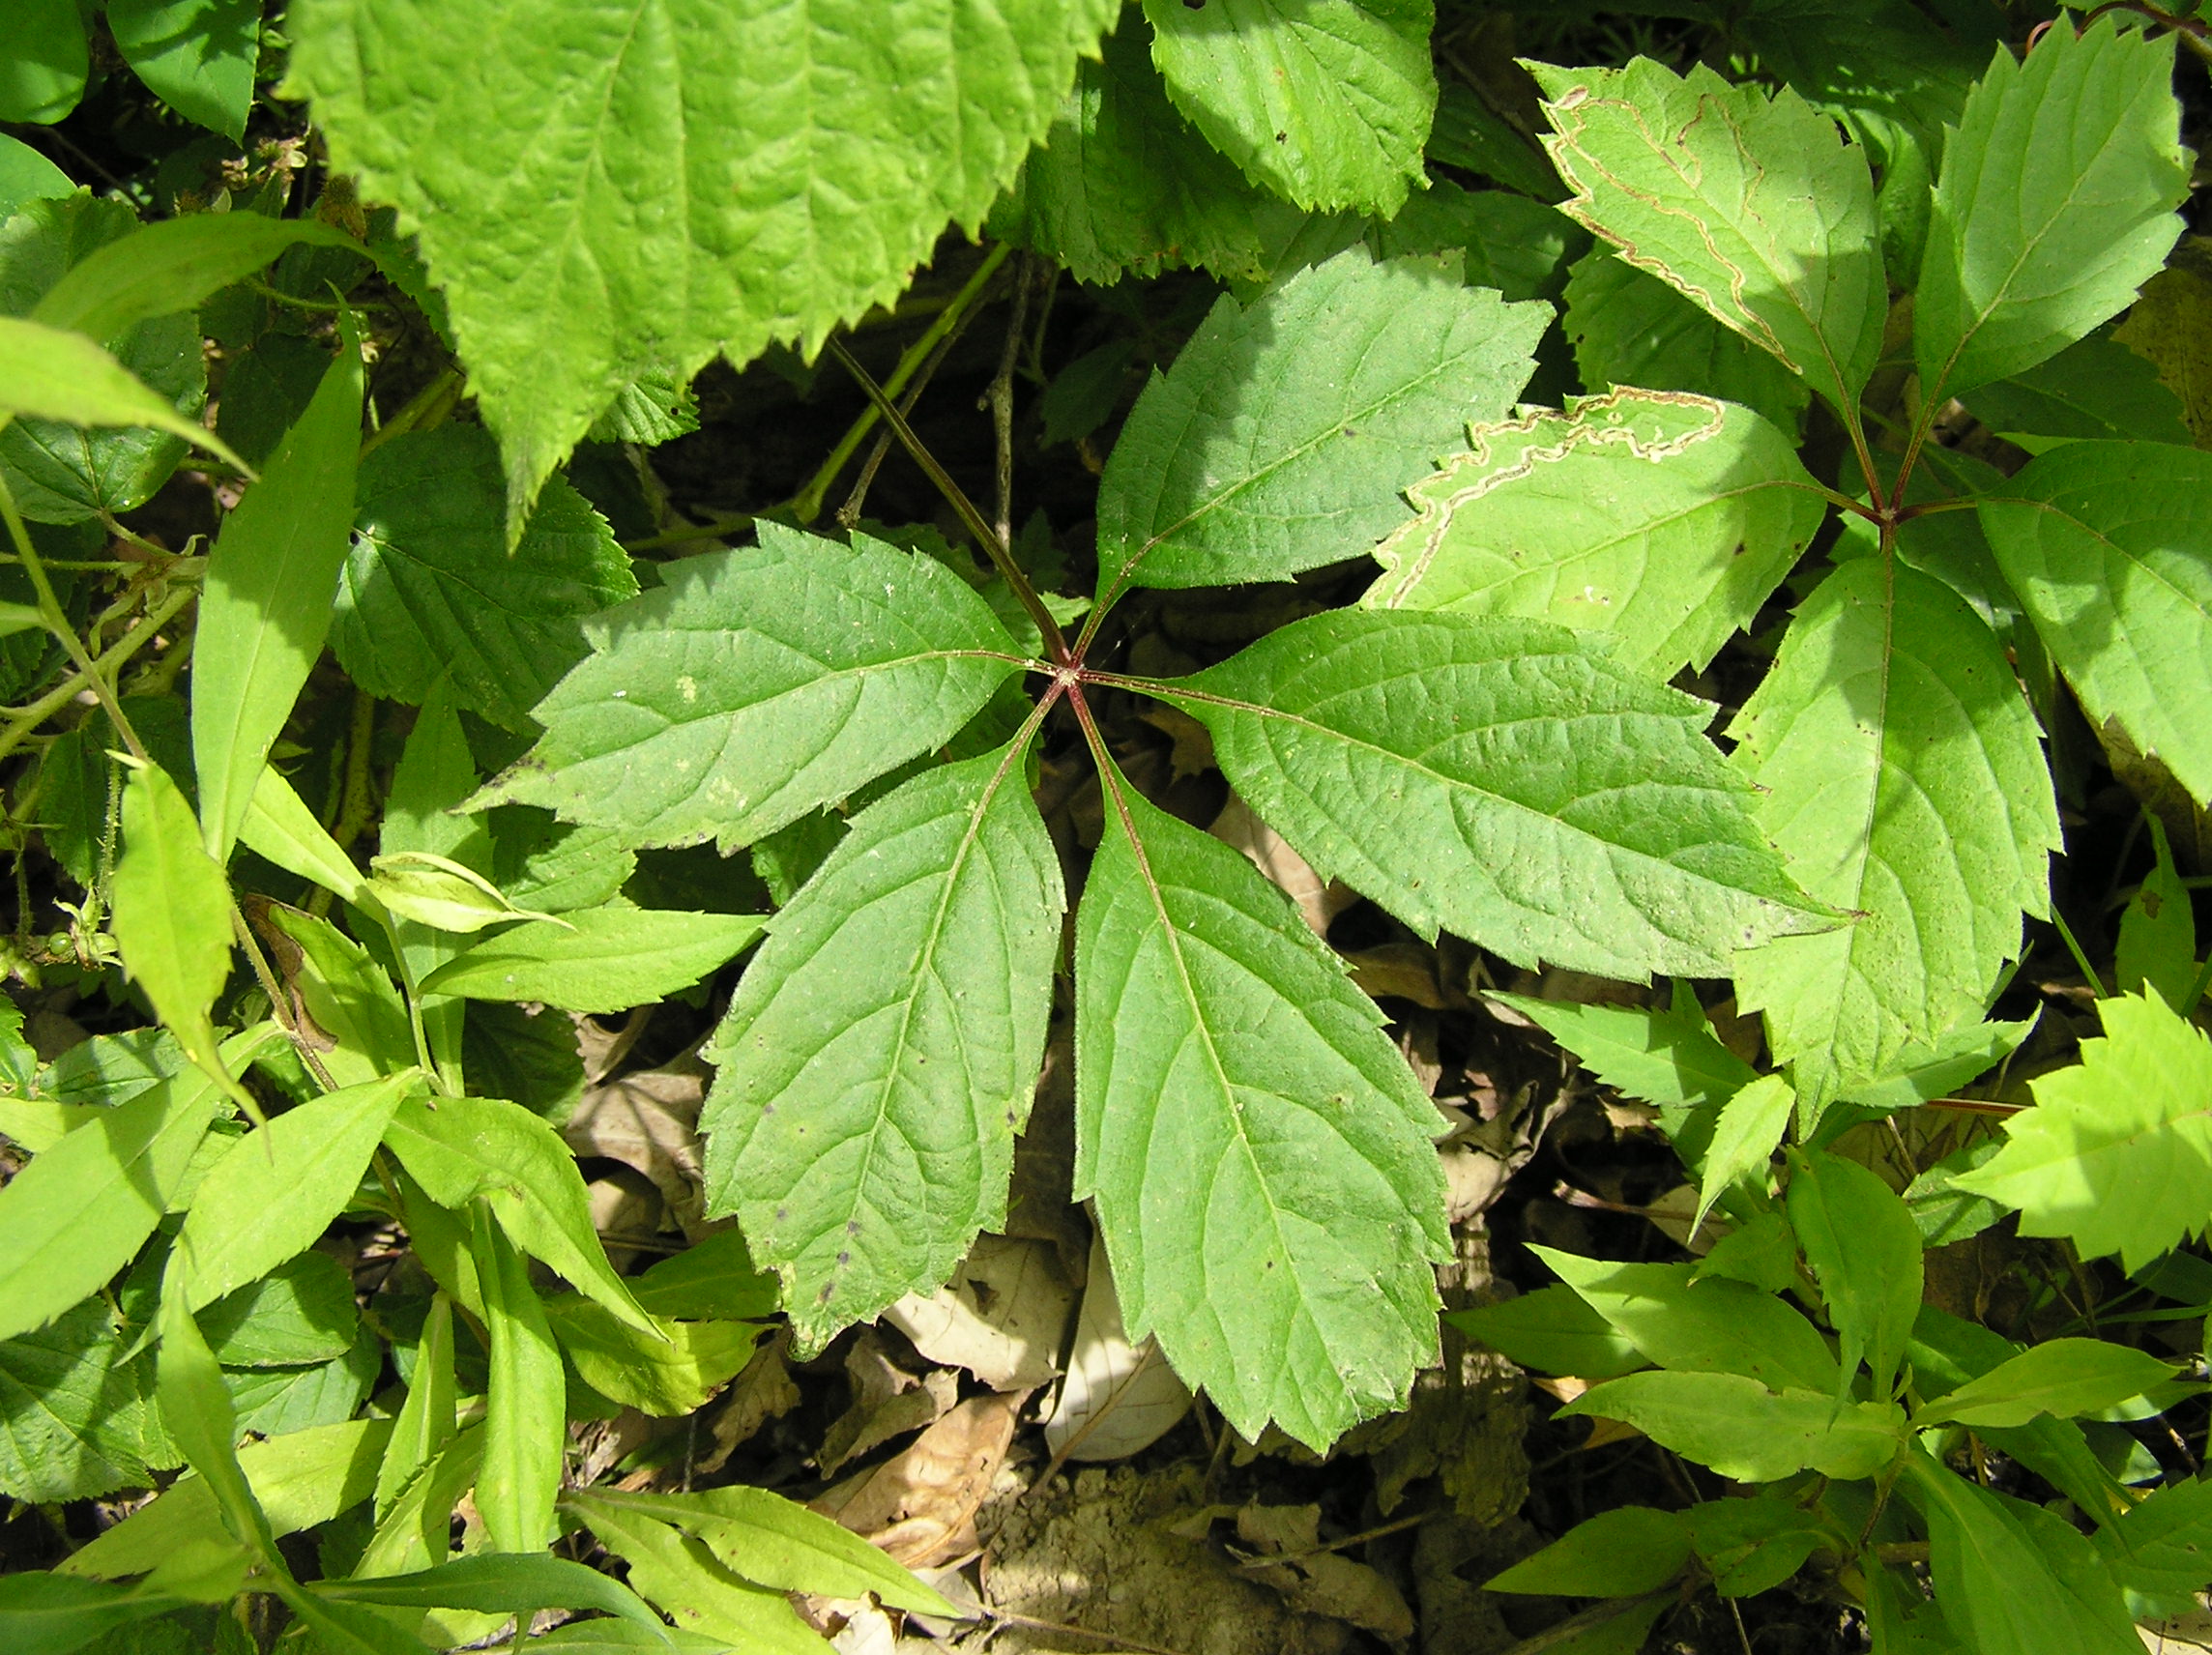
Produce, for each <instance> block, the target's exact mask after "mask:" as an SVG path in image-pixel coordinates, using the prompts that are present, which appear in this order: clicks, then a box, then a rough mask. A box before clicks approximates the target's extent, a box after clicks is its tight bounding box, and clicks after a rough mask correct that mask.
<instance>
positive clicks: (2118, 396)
mask: <svg viewBox="0 0 2212 1655" xmlns="http://www.w3.org/2000/svg"><path fill="white" fill-rule="evenodd" d="M1959 400H1960V401H1962V402H1964V403H1965V405H1966V412H1967V413H1969V414H1971V415H1973V417H1974V418H1975V419H1977V420H1979V421H1981V422H1982V423H1983V424H1985V425H1987V426H1988V427H1989V428H1990V429H1991V430H1993V431H1994V432H1996V433H1997V434H1998V435H1999V436H2001V437H2004V438H2005V439H2007V440H2008V441H2010V442H2013V443H2016V444H2018V445H2020V446H2021V447H2023V448H2025V449H2026V450H2028V451H2029V452H2031V453H2041V452H2043V451H2044V450H2046V449H2048V448H2052V447H2055V446H2056V444H2057V443H2059V442H2062V441H2063V442H2081V441H2083V440H2086V439H2092V438H2121V439H2133V440H2135V441H2139V442H2145V443H2173V444H2176V445H2178V446H2180V447H2181V448H2185V449H2186V448H2188V447H2189V446H2190V443H2191V441H2192V439H2191V437H2190V434H2189V424H2188V421H2186V420H2184V419H2183V417H2182V411H2181V398H2179V397H2178V396H2176V395H2174V394H2173V392H2170V391H2168V389H2167V388H2166V386H2165V384H2164V383H2163V382H2161V381H2160V379H2159V377H2158V370H2157V369H2156V368H2155V367H2153V366H2152V365H2151V364H2150V363H2148V362H2145V361H2144V360H2143V359H2142V358H2141V357H2139V356H2138V355H2136V353H2135V352H2133V351H2131V350H2129V349H2128V348H2127V346H2125V345H2123V344H2121V343H2120V342H2119V341H2118V340H2116V339H2112V338H2109V337H2092V338H2086V339H2083V340H2081V342H2080V343H2079V344H2073V345H2068V346H2067V347H2066V348H2065V349H2064V350H2062V351H2060V352H2059V353H2058V354H2057V355H2056V356H2054V357H2052V359H2051V360H2050V361H2049V362H2046V363H2037V364H2036V365H2035V366H2034V367H2031V368H2028V369H2026V370H2024V371H2023V372H2021V373H2016V374H2014V375H2013V376H2012V377H2011V378H2009V379H1999V380H1994V381H1992V382H1991V383H1990V384H1988V385H1985V386H1983V387H1981V388H1980V389H1979V390H1977V391H1969V392H1967V393H1966V394H1965V396H1963V397H1961V398H1960V399H1959Z"/></svg>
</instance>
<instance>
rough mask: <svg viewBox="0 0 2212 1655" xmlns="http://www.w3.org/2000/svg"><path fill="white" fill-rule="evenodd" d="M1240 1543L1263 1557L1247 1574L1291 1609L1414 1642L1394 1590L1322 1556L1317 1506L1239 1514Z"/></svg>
mask: <svg viewBox="0 0 2212 1655" xmlns="http://www.w3.org/2000/svg"><path fill="white" fill-rule="evenodd" d="M1237 1538H1238V1539H1239V1540H1241V1541H1243V1542H1244V1543H1245V1545H1247V1546H1251V1547H1256V1548H1258V1552H1259V1554H1258V1555H1256V1556H1251V1557H1248V1558H1247V1559H1246V1560H1245V1563H1244V1572H1245V1573H1246V1574H1248V1575H1250V1576H1251V1577H1252V1579H1254V1580H1256V1581H1259V1582H1262V1583H1263V1584H1265V1585H1267V1586H1269V1587H1271V1588H1272V1589H1273V1590H1275V1591H1278V1592H1280V1593H1282V1595H1283V1601H1284V1602H1286V1603H1287V1604H1289V1605H1290V1606H1291V1607H1292V1608H1293V1609H1295V1610H1298V1611H1302V1612H1304V1613H1306V1614H1323V1615H1327V1616H1329V1617H1330V1618H1331V1619H1335V1620H1345V1621H1350V1622H1351V1623H1352V1624H1353V1626H1356V1627H1360V1628H1362V1629H1364V1630H1365V1631H1368V1632H1372V1633H1374V1634H1376V1635H1377V1636H1378V1637H1380V1638H1385V1639H1388V1640H1391V1641H1392V1642H1396V1641H1398V1640H1401V1639H1407V1638H1411V1637H1412V1636H1413V1611H1412V1610H1411V1609H1409V1608H1407V1606H1406V1600H1405V1598H1404V1597H1402V1596H1401V1595H1400V1594H1399V1591H1398V1588H1397V1587H1396V1586H1393V1585H1392V1584H1391V1583H1390V1582H1389V1581H1387V1580H1386V1579H1384V1578H1383V1575H1381V1574H1380V1573H1378V1572H1377V1571H1376V1570H1374V1569H1372V1568H1369V1567H1368V1566H1367V1565H1366V1564H1365V1563H1357V1562H1354V1561H1353V1560H1352V1559H1351V1558H1350V1557H1344V1556H1339V1555H1338V1554H1337V1553H1334V1552H1324V1551H1321V1550H1319V1547H1320V1545H1321V1507H1319V1506H1318V1505H1296V1506H1263V1505H1258V1504H1254V1505H1248V1506H1246V1507H1244V1508H1243V1509H1242V1510H1241V1511H1239V1512H1238V1513H1237ZM1270 1553H1272V1554H1273V1555H1270Z"/></svg>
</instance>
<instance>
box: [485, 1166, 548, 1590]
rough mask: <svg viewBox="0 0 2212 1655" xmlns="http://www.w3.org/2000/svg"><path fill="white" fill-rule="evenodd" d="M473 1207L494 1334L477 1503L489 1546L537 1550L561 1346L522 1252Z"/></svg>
mask: <svg viewBox="0 0 2212 1655" xmlns="http://www.w3.org/2000/svg"><path fill="white" fill-rule="evenodd" d="M473 1213H474V1219H475V1224H474V1228H473V1230H472V1232H471V1235H470V1247H469V1251H470V1253H471V1254H472V1256H473V1257H474V1258H475V1259H476V1262H477V1283H478V1285H479V1286H480V1288H481V1289H482V1292H483V1321H484V1327H485V1330H486V1331H487V1332H488V1333H489V1334H490V1336H491V1337H490V1354H491V1369H490V1373H491V1378H490V1388H489V1390H488V1391H487V1392H486V1393H485V1398H484V1437H483V1466H482V1469H481V1470H480V1471H479V1472H478V1473H477V1487H476V1498H477V1509H478V1510H479V1511H480V1512H481V1513H482V1514H483V1524H484V1535H485V1538H486V1540H487V1541H488V1542H489V1544H490V1546H491V1549H492V1550H493V1551H495V1552H522V1553H530V1552H541V1551H543V1550H544V1549H545V1545H546V1542H547V1541H549V1540H551V1539H552V1538H553V1501H554V1499H555V1498H556V1497H557V1496H558V1495H559V1494H560V1492H561V1458H562V1449H563V1448H564V1447H565V1446H566V1444H567V1442H568V1429H567V1421H568V1414H567V1411H566V1401H567V1395H568V1389H567V1381H566V1380H565V1379H563V1377H562V1373H561V1352H560V1350H558V1349H557V1348H556V1347H555V1345H554V1343H553V1332H552V1329H551V1328H550V1327H549V1326H548V1325H547V1323H546V1320H545V1306H544V1305H543V1304H542V1303H540V1302H539V1301H538V1290H537V1289H535V1288H533V1287H532V1286H531V1285H530V1272H529V1270H528V1268H527V1267H526V1266H525V1265H524V1263H523V1262H522V1256H521V1255H520V1254H519V1253H517V1252H516V1251H515V1250H514V1247H513V1244H512V1243H510V1242H509V1240H508V1238H507V1236H506V1234H503V1233H502V1231H501V1229H500V1227H499V1225H498V1224H497V1223H495V1222H494V1221H493V1218H492V1215H491V1212H490V1209H489V1207H488V1206H487V1205H482V1204H479V1205H476V1206H475V1207H474V1209H473Z"/></svg>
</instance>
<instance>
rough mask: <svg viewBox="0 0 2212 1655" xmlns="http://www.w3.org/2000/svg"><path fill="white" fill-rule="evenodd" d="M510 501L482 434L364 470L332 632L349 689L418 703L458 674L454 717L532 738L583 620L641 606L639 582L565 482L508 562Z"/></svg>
mask: <svg viewBox="0 0 2212 1655" xmlns="http://www.w3.org/2000/svg"><path fill="white" fill-rule="evenodd" d="M506 500H507V492H506V482H505V479H503V478H502V477H501V475H500V465H499V450H498V448H497V447H496V446H495V445H494V444H493V442H492V440H491V435H490V433H489V432H487V431H485V430H484V429H483V427H482V426H480V425H459V424H446V425H441V426H439V427H438V428H437V429H436V430H433V431H413V432H406V433H403V434H401V435H400V436H397V437H394V438H393V439H392V440H391V441H390V442H388V443H385V444H384V445H382V446H381V447H379V448H378V449H377V450H375V451H374V452H372V453H371V454H369V456H368V457H367V458H366V459H365V460H364V461H363V462H362V468H361V499H360V504H359V506H358V508H356V510H355V515H354V518H353V527H354V540H353V549H352V551H351V552H350V553H349V554H348V555H347V557H346V559H345V565H344V568H343V570H342V572H341V574H340V577H339V581H338V594H337V607H336V614H335V618H334V620H333V622H332V624H331V643H332V646H333V648H335V650H336V651H337V656H338V659H339V661H341V662H342V663H343V664H344V666H345V668H346V670H347V672H349V673H351V674H352V675H353V678H354V682H357V683H359V684H360V685H361V686H362V687H363V688H364V689H365V690H367V691H369V693H371V694H373V695H386V696H392V697H394V698H396V699H398V700H401V701H411V702H415V703H417V704H420V703H421V702H422V699H423V697H424V696H426V695H427V694H428V693H429V691H430V686H431V684H432V683H433V682H436V681H437V678H438V676H439V674H441V673H451V675H452V685H453V695H454V699H455V700H456V702H457V703H458V704H459V705H460V706H462V707H465V708H467V709H468V710H469V711H471V712H478V713H481V714H482V715H483V716H484V717H486V718H489V719H491V720H492V721H493V722H494V723H498V724H504V725H506V726H507V727H508V728H509V729H510V730H527V729H529V728H530V727H531V725H530V709H531V707H532V705H533V704H534V703H536V702H537V701H538V700H539V699H540V698H541V697H542V696H544V695H545V693H546V692H547V691H548V690H550V689H551V688H552V687H553V686H554V684H556V683H557V682H560V679H561V675H562V674H563V673H565V672H567V671H568V669H569V668H570V667H572V666H574V665H575V664H576V663H577V662H578V661H579V660H581V659H583V657H584V655H585V653H586V651H587V646H586V644H585V641H584V625H583V623H584V619H585V617H587V616H589V615H593V614H596V613H597V611H599V610H601V609H608V608H612V607H613V606H614V605H615V604H618V603H621V602H624V601H626V600H627V599H629V598H632V597H635V596H636V595H637V577H636V576H635V575H634V574H632V573H631V572H630V566H629V560H628V559H627V558H626V557H625V556H624V555H623V553H622V551H621V549H620V548H619V547H617V546H616V544H615V541H614V535H613V534H612V532H611V531H609V529H608V528H607V525H606V521H605V520H604V519H603V518H601V517H600V516H599V514H598V513H597V511H594V510H593V509H592V508H591V507H589V506H588V505H586V504H585V503H584V500H583V498H582V496H580V495H579V494H577V492H576V491H575V489H573V488H572V487H570V486H569V484H568V480H567V479H564V478H553V479H549V480H548V481H547V482H546V484H545V487H544V489H543V490H542V491H541V492H540V493H539V494H538V503H537V505H536V506H535V507H534V508H532V510H531V513H530V518H529V521H528V523H527V524H526V525H525V526H524V528H523V531H522V539H521V542H520V543H519V544H518V545H516V546H515V548H514V550H513V552H512V553H511V554H509V553H508V552H506V550H505V549H504V546H503V543H502V540H501V536H502V534H503V533H504V522H505V515H506V509H507V507H506Z"/></svg>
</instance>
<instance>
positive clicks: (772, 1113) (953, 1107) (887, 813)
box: [700, 738, 1065, 1346]
mask: <svg viewBox="0 0 2212 1655" xmlns="http://www.w3.org/2000/svg"><path fill="white" fill-rule="evenodd" d="M1027 744H1028V743H1027V740H1026V738H1025V739H1024V740H1021V741H1019V742H1017V743H1016V744H1014V745H1013V746H1010V747H1006V748H1004V749H1002V750H1000V751H999V752H996V753H989V754H985V755H984V756H982V757H980V758H975V759H969V760H966V761H964V762H962V763H959V764H955V765H946V766H944V767H942V768H940V769H933V770H926V771H924V772H923V773H922V774H920V775H918V776H917V777H915V778H914V779H913V780H912V781H909V782H907V783H906V784H905V785H904V786H902V787H900V788H899V789H898V790H897V791H895V792H893V793H892V794H890V795H889V796H888V797H887V798H884V799H882V800H880V801H879V802H878V803H876V804H873V805H871V806H869V807H868V808H867V809H866V810H864V811H862V812H861V813H860V814H859V816H857V817H856V818H854V821H853V825H852V828H851V830H850V831H849V832H848V833H847V834H846V835H845V837H844V838H843V839H842V840H841V841H839V843H838V845H837V848H836V849H835V850H834V851H832V852H831V853H830V855H829V860H828V861H826V862H825V863H824V864H823V866H822V869H821V871H820V872H819V873H817V874H816V875H815V876H814V878H813V879H812V880H811V881H809V882H808V883H807V885H806V886H805V887H804V888H803V889H801V890H800V892H799V894H798V896H797V897H796V898H795V899H794V900H793V901H792V902H791V904H790V905H789V906H788V907H786V908H785V909H783V911H782V912H780V913H779V914H777V915H775V917H774V918H773V919H771V920H770V922H769V935H768V942H767V943H766V944H765V945H764V946H763V947H762V949H761V951H760V954H759V957H758V958H756V959H755V960H754V961H753V962H752V964H751V965H750V966H749V967H748V968H747V969H746V971H745V973H744V975H743V976H742V978H741V979H740V980H739V984H738V995H737V999H736V1000H735V1002H732V1004H731V1007H730V1012H729V1015H728V1017H727V1018H726V1019H725V1020H724V1021H723V1024H722V1027H721V1028H720V1030H719V1031H717V1032H716V1034H715V1036H714V1040H713V1046H712V1049H711V1050H710V1052H709V1054H708V1056H709V1059H710V1060H711V1061H713V1064H714V1065H715V1074H714V1084H713V1089H712V1091H710V1093H709V1094H708V1098H707V1103H706V1107H705V1108H704V1110H703V1111H702V1112H701V1115H700V1129H701V1131H702V1132H703V1133H704V1134H705V1135H706V1138H707V1141H708V1142H707V1190H708V1199H709V1209H710V1210H711V1211H712V1212H714V1213H717V1214H719V1213H735V1214H736V1215H737V1217H738V1221H739V1223H740V1225H741V1226H742V1229H743V1231H744V1234H745V1239H746V1240H747V1242H748V1243H749V1244H750V1246H751V1249H752V1256H753V1258H754V1260H755V1261H756V1262H757V1263H759V1264H760V1266H761V1267H762V1268H764V1269H772V1270H774V1271H775V1272H776V1273H777V1275H779V1276H780V1277H781V1278H782V1281H783V1286H784V1302H785V1306H786V1308H787V1309H788V1310H789V1312H790V1314H791V1320H792V1323H793V1325H794V1326H795V1327H796V1328H797V1329H798V1331H799V1333H800V1337H801V1339H802V1341H803V1342H805V1343H807V1344H809V1345H816V1346H818V1345H821V1344H823V1343H825V1342H827V1341H828V1339H829V1337H830V1335H831V1334H833V1333H835V1332H836V1330H837V1329H838V1328H840V1327H843V1326H845V1325H846V1324H848V1323H849V1322H852V1321H859V1320H863V1319H865V1318H868V1317H872V1316H874V1315H875V1314H876V1312H878V1311H879V1310H881V1309H883V1308H884V1307H885V1306H886V1305H888V1304H889V1303H891V1302H892V1301H893V1300H895V1299H897V1298H898V1297H899V1296H900V1295H901V1294H903V1293H907V1292H917V1291H919V1292H927V1291H929V1290H930V1289H931V1288H933V1287H935V1286H936V1285H937V1284H938V1283H940V1282H942V1281H944V1280H945V1278H946V1276H947V1275H949V1274H950V1273H951V1270H952V1266H953V1265H954V1264H956V1263H958V1262H959V1261H960V1259H961V1258H962V1256H963V1255H964V1254H966V1252H967V1251H968V1245H969V1243H970V1242H971V1241H973V1240H974V1239H975V1235H976V1234H977V1233H978V1232H980V1231H982V1230H985V1229H990V1228H993V1227H995V1226H996V1225H997V1224H998V1223H999V1222H1000V1221H1001V1220H1002V1219H1003V1218H1004V1214H1005V1199H1006V1179H1007V1176H1008V1175H1009V1174H1010V1172H1011V1170H1012V1165H1013V1145H1014V1135H1015V1133H1017V1132H1018V1131H1019V1130H1020V1129H1021V1125H1022V1122H1023V1121H1024V1120H1025V1119H1027V1118H1028V1116H1029V1109H1030V1102H1031V1098H1032V1095H1033V1092H1034V1090H1035V1087H1036V1077H1037V1069H1038V1065H1039V1063H1040V1062H1041V1060H1042V1054H1043V1049H1044V1033H1045V1022H1046V1018H1047V1014H1048V1012H1049V1010H1050V1002H1051V986H1052V967H1053V960H1054V958H1055V955H1056V952H1057V949H1058V947H1059V943H1060V931H1061V927H1060V915H1061V913H1062V908H1063V907H1064V905H1065V898H1064V896H1063V895H1062V889H1061V882H1060V862H1059V857H1057V855H1056V854H1055V853H1054V851H1053V848H1052V841H1051V840H1050V838H1049V837H1048V836H1047V835H1046V833H1045V829H1044V824H1043V821H1042V820H1041V819H1040V818H1039V817H1038V815H1037V812H1036V805H1035V803H1034V802H1033V800H1032V799H1031V798H1030V794H1029V790H1028V788H1027V786H1026V785H1025V784H1024V781H1023V775H1022V769H1021V766H1022V754H1023V751H1024V749H1025V748H1026V746H1027Z"/></svg>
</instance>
